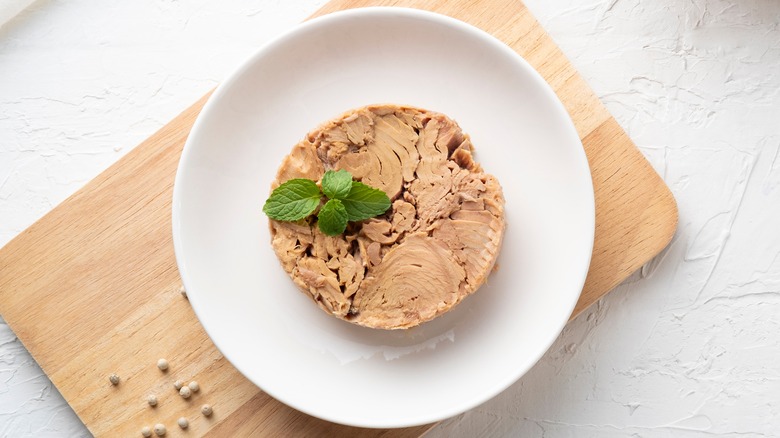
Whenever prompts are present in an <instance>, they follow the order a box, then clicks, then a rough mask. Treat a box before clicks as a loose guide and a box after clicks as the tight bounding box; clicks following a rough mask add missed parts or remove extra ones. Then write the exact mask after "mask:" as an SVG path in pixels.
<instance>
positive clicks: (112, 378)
mask: <svg viewBox="0 0 780 438" xmlns="http://www.w3.org/2000/svg"><path fill="white" fill-rule="evenodd" d="M108 381H109V382H111V384H112V385H114V386H116V385H119V376H117V375H116V374H111V375H110V376H108Z"/></svg>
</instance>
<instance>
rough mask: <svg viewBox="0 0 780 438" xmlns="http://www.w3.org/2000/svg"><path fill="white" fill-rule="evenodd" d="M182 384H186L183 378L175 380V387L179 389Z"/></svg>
mask: <svg viewBox="0 0 780 438" xmlns="http://www.w3.org/2000/svg"><path fill="white" fill-rule="evenodd" d="M182 386H184V382H182V381H181V380H177V381H175V382H173V387H174V388H176V390H177V391H178V390H180V389H181V387H182Z"/></svg>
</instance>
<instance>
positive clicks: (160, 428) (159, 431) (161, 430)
mask: <svg viewBox="0 0 780 438" xmlns="http://www.w3.org/2000/svg"><path fill="white" fill-rule="evenodd" d="M165 432H167V430H165V425H164V424H161V423H157V424H155V425H154V433H155V435H157V436H164V435H165Z"/></svg>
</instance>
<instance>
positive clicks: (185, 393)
mask: <svg viewBox="0 0 780 438" xmlns="http://www.w3.org/2000/svg"><path fill="white" fill-rule="evenodd" d="M179 395H180V396H182V397H184V398H190V396H191V395H192V390H191V389H190V387H189V386H182V387H181V389H180V390H179Z"/></svg>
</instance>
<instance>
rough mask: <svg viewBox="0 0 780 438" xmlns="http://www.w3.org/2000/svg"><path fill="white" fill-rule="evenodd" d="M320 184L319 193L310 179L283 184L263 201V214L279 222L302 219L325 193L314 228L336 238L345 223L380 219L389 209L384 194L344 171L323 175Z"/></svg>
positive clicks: (299, 179) (342, 230)
mask: <svg viewBox="0 0 780 438" xmlns="http://www.w3.org/2000/svg"><path fill="white" fill-rule="evenodd" d="M321 185H322V191H320V188H319V187H317V184H316V183H315V182H314V181H312V180H310V179H305V178H296V179H291V180H289V181H286V182H284V183H283V184H281V185H280V186H279V187H277V188H276V189H274V191H273V192H272V193H271V196H270V197H269V198H268V199H267V200H266V201H265V205H264V206H263V212H265V214H266V215H268V217H270V218H271V219H275V220H278V221H297V220H301V219H303V218H306V217H308V216H310V215H311V214H313V213H314V211H315V210H316V209H317V207H318V206H319V205H320V203H321V202H322V198H323V192H324V193H325V196H326V197H327V198H326V199H327V202H325V204H324V205H323V206H322V207H321V208H320V211H319V213H318V214H317V225H318V227H319V229H320V231H322V232H323V233H325V234H327V235H328V236H336V235H338V234H341V233H343V232H344V230H345V229H346V228H347V222H350V221H351V222H355V221H362V220H366V219H369V218H372V217H375V216H379V215H381V214H383V213H384V212H386V211H387V209H388V208H390V198H388V196H387V194H386V193H385V192H383V191H381V190H379V189H375V188H373V187H371V186H368V185H366V184H363V183H361V182H358V181H352V174H351V173H349V172H347V171H346V170H339V171H333V170H329V171H327V172H325V174H324V175H323V176H322V182H321Z"/></svg>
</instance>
